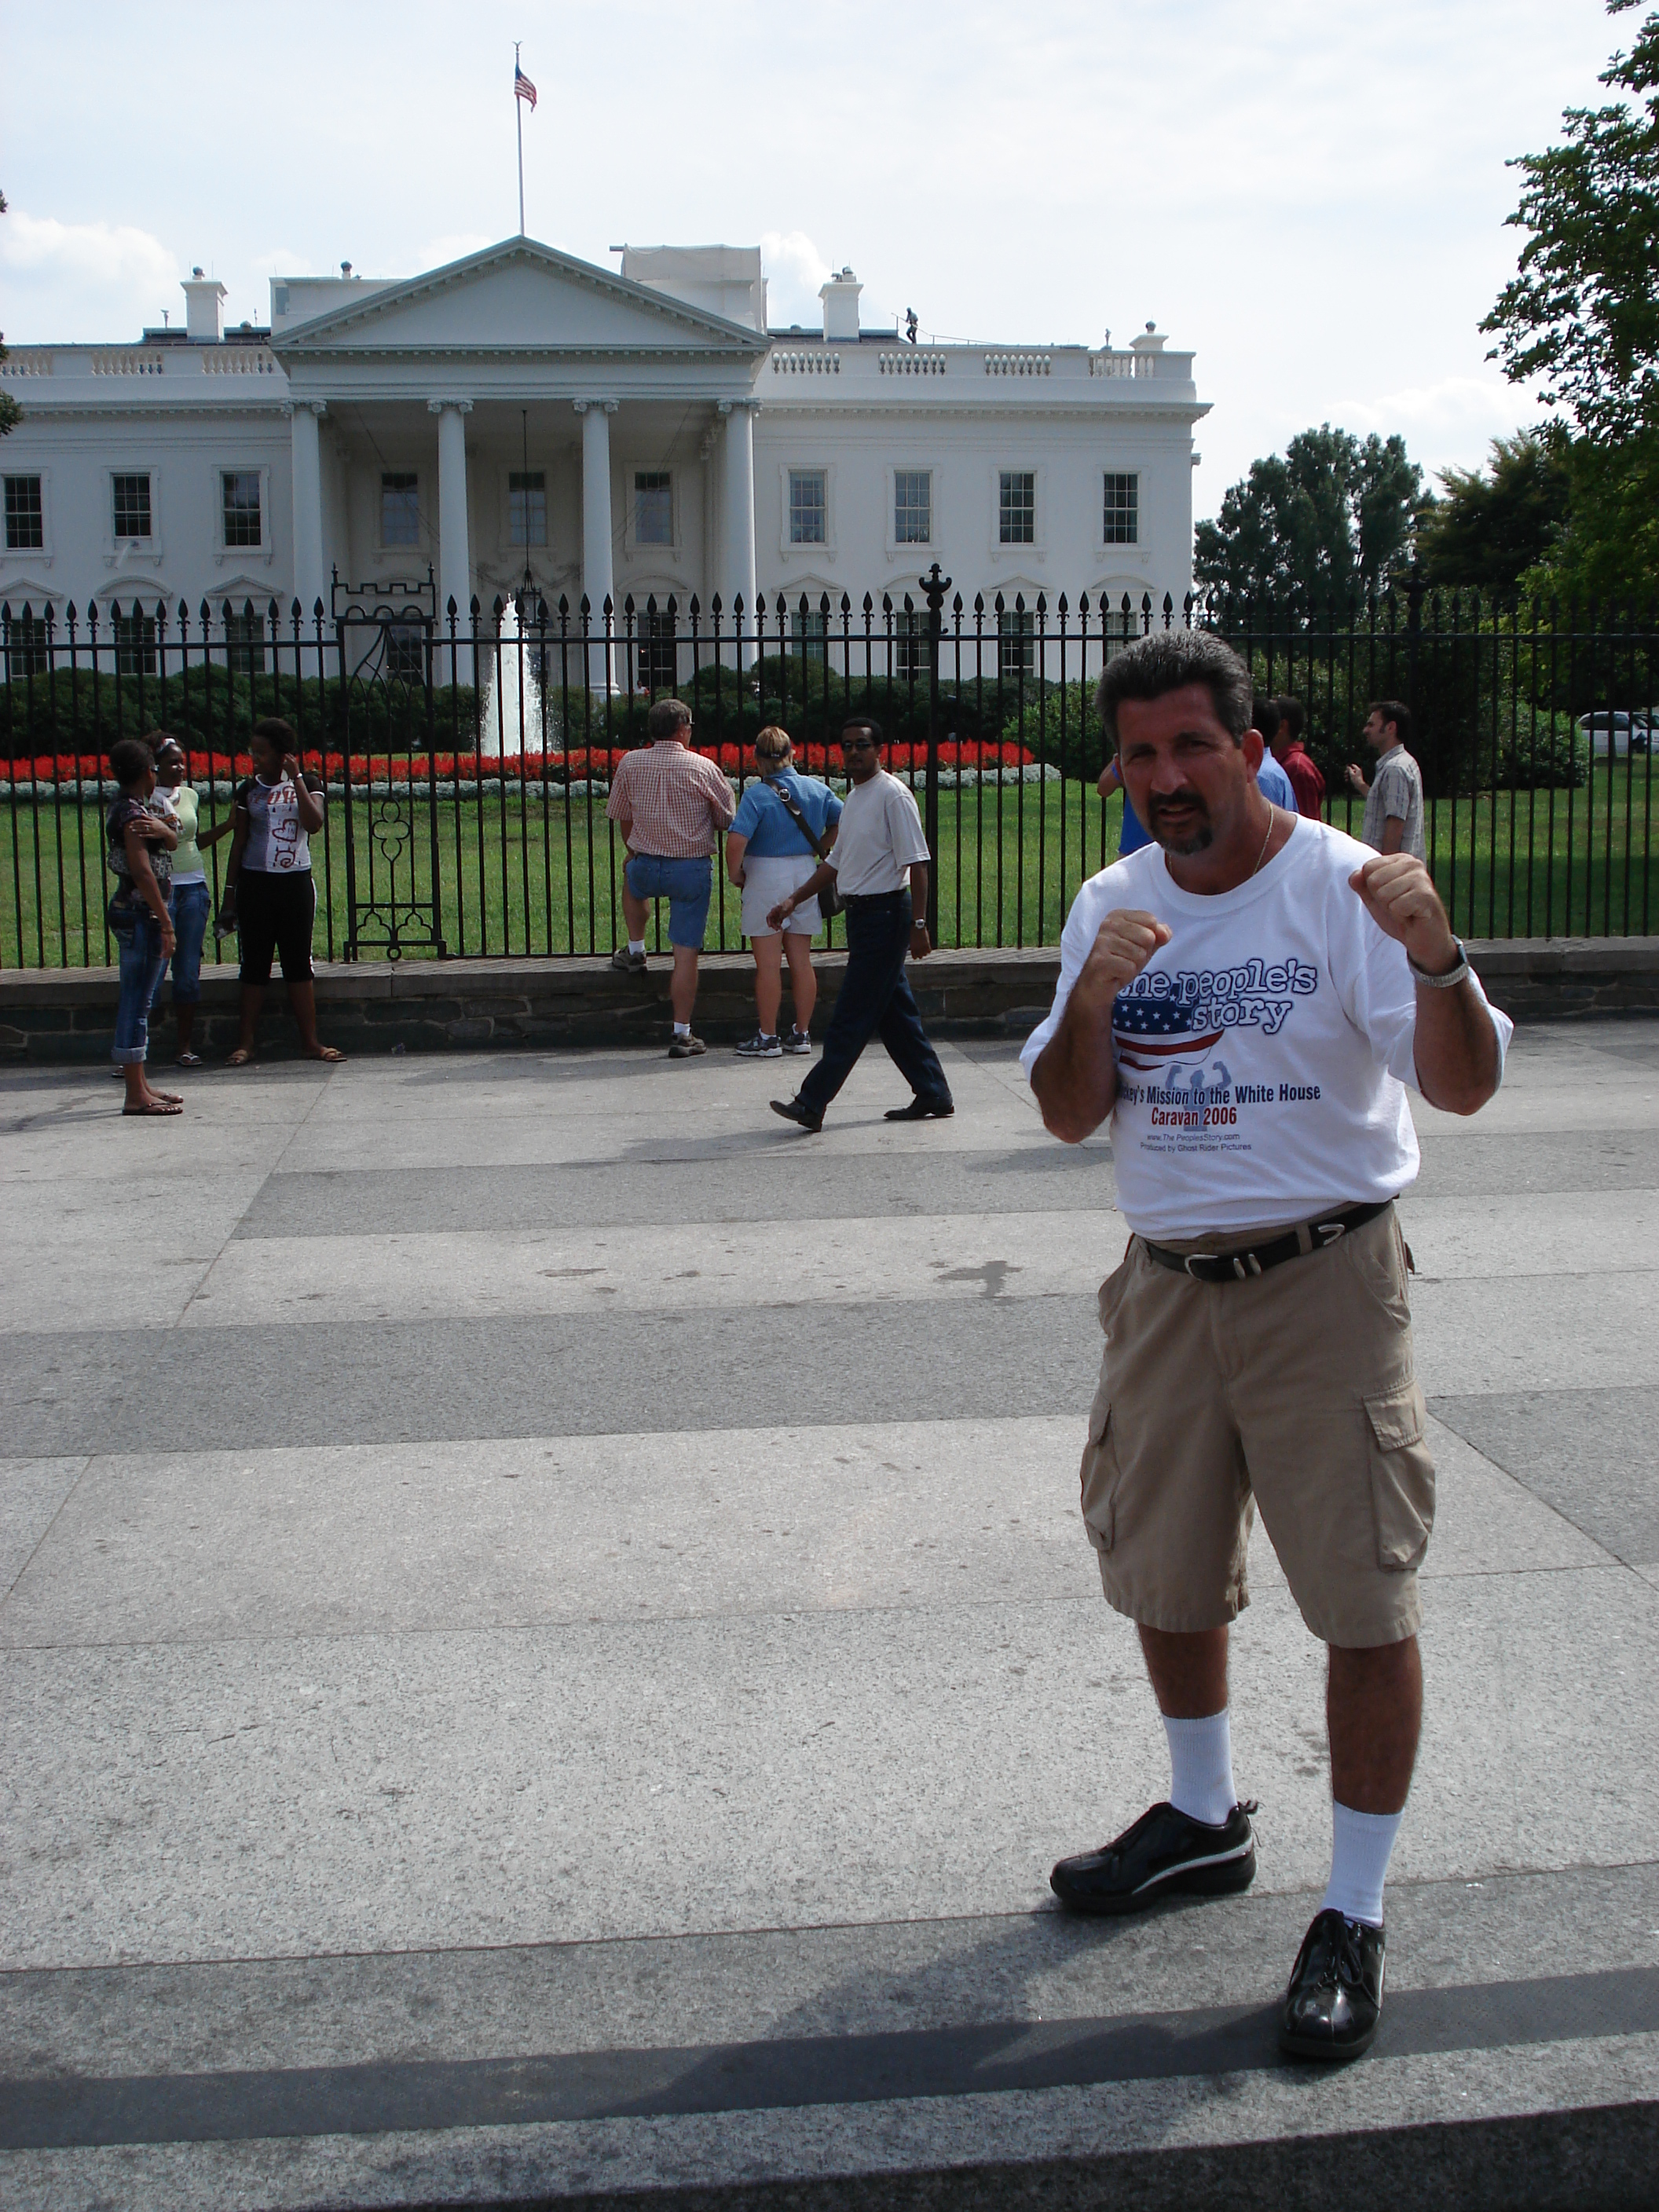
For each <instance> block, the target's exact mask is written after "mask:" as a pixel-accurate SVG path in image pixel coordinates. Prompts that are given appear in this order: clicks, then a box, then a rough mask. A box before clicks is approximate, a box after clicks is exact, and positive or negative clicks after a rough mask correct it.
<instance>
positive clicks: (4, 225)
mask: <svg viewBox="0 0 1659 2212" xmlns="http://www.w3.org/2000/svg"><path fill="white" fill-rule="evenodd" d="M0 271H3V272H4V276H5V282H6V301H7V316H8V320H9V324H10V325H12V326H13V327H14V328H17V327H21V328H27V330H28V331H30V332H31V333H32V334H40V335H46V334H48V333H49V334H50V335H51V336H52V337H56V338H59V339H62V340H65V341H72V340H76V339H93V338H109V337H132V338H136V337H137V335H138V331H139V329H140V327H141V326H142V325H143V324H144V323H146V322H159V321H160V320H161V310H162V308H163V307H166V308H167V309H168V310H170V311H171V312H172V313H173V314H174V315H175V316H181V315H182V314H183V312H184V304H185V303H184V299H183V296H182V295H181V294H180V293H179V289H178V288H179V278H180V277H181V276H183V275H184V274H185V270H184V268H183V267H182V266H181V265H180V263H179V257H178V255H177V254H176V253H174V252H173V251H172V250H171V249H170V248H169V247H167V246H164V245H163V244H162V243H161V240H160V239H159V238H156V237H155V236H154V234H152V233H151V232H149V231H147V230H139V229H137V228H135V227H134V226H132V225H131V224H128V223H109V222H58V221H57V220H56V219H55V218H54V217H52V216H33V215H30V214H28V213H27V211H26V210H23V209H21V208H19V209H15V210H13V212H12V213H11V214H9V215H7V216H3V217H0Z"/></svg>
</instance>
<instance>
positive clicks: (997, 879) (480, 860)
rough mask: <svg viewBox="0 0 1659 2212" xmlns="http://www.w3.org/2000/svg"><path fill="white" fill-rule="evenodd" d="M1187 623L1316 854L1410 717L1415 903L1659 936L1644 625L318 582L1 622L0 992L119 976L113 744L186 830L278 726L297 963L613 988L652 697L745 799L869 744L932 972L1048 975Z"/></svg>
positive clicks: (914, 597)
mask: <svg viewBox="0 0 1659 2212" xmlns="http://www.w3.org/2000/svg"><path fill="white" fill-rule="evenodd" d="M1182 623H1187V624H1201V625H1205V626H1207V627H1210V628H1213V629H1216V630H1217V631H1218V632H1219V633H1220V634H1221V635H1224V636H1225V637H1227V638H1228V639H1229V640H1230V641H1231V642H1232V643H1233V644H1234V645H1235V646H1237V648H1238V650H1239V651H1240V652H1241V653H1243V655H1244V656H1245V658H1246V659H1248V661H1249V665H1250V667H1251V670H1252V672H1253V674H1254V675H1255V678H1256V681H1257V684H1258V685H1259V687H1260V688H1261V690H1262V691H1263V692H1264V693H1269V694H1291V695H1293V696H1297V698H1299V699H1300V701H1301V702H1302V703H1303V706H1304V710H1305V712H1306V714H1307V718H1308V726H1307V732H1306V743H1307V744H1308V748H1309V750H1310V753H1311V754H1312V756H1313V757H1314V759H1315V760H1316V763H1318V764H1319V766H1320V767H1321V768H1322V771H1323V773H1324V775H1325V778H1326V782H1327V787H1328V796H1327V800H1326V813H1327V816H1328V818H1329V819H1331V820H1334V821H1335V822H1336V823H1339V824H1340V825H1341V826H1343V827H1347V828H1353V829H1357V828H1358V815H1359V806H1360V802H1359V801H1358V799H1356V798H1354V797H1353V796H1352V794H1351V793H1349V791H1348V789H1347V787H1346V778H1345V770H1346V765H1347V763H1349V762H1350V761H1358V760H1363V758H1364V748H1363V746H1362V744H1361V743H1360V739H1359V736H1358V732H1359V729H1360V726H1361V725H1362V724H1363V722H1364V719H1365V714H1366V710H1367V707H1368V705H1369V702H1370V701H1371V700H1372V699H1375V698H1378V697H1389V698H1399V699H1403V700H1404V701H1405V702H1407V704H1408V705H1409V706H1410V707H1411V708H1412V709H1413V716H1414V720H1415V734H1414V737H1413V751H1414V752H1415V753H1416V755H1417V757H1418V759H1419V763H1420V764H1421V766H1422V769H1423V775H1424V782H1425V791H1426V793H1427V796H1428V820H1427V824H1426V829H1427V836H1428V842H1429V858H1430V865H1431V867H1432V869H1433V871H1434V873H1435V876H1436V879H1437V882H1438V884H1439V885H1440V888H1441V890H1442V893H1443V896H1445V898H1446V900H1447V902H1448V905H1449V908H1450V909H1451V913H1452V915H1453V919H1454V922H1455V926H1456V927H1458V928H1459V929H1460V931H1462V933H1464V934H1466V935H1468V936H1479V937H1506V936H1534V935H1536V936H1559V935H1565V934H1572V935H1596V936H1608V935H1613V936H1619V935H1627V934H1646V933H1649V932H1650V929H1651V928H1652V927H1653V926H1654V917H1655V914H1656V911H1659V901H1656V896H1655V894H1656V889H1659V886H1656V882H1655V856H1654V854H1653V841H1652V822H1653V758H1652V752H1651V750H1650V734H1649V732H1650V727H1659V614H1656V610H1655V609H1654V608H1652V607H1644V608H1638V607H1635V606H1626V605H1597V606H1594V607H1581V606H1565V605H1553V604H1550V605H1544V604H1525V605H1494V604H1492V603H1490V602H1486V601H1482V600H1480V599H1474V598H1473V597H1471V596H1467V595H1465V596H1457V595H1437V594H1433V593H1426V592H1423V591H1422V590H1421V589H1420V588H1419V587H1418V586H1416V585H1415V584H1414V583H1413V584H1410V585H1406V586H1400V587H1398V588H1395V589H1391V590H1389V591H1388V592H1383V593H1382V594H1380V595H1378V596H1376V597H1375V598H1373V599H1368V600H1367V601H1365V602H1364V603H1363V604H1360V605H1353V606H1349V607H1343V608H1338V607H1334V606H1328V607H1324V608H1307V607H1304V608H1300V609H1297V610H1296V611H1291V612H1286V611H1276V610H1273V609H1270V608H1265V607H1261V606H1252V605H1241V604H1237V603H1231V602H1221V601H1216V600H1209V599H1194V598H1191V597H1188V598H1186V599H1182V600H1181V601H1179V602H1177V601H1176V600H1175V599H1173V598H1172V597H1170V596H1169V595H1165V596H1164V597H1163V598H1162V599H1157V600H1155V599H1154V598H1153V597H1152V594H1151V593H1150V592H1143V593H1141V594H1140V595H1139V597H1138V598H1131V597H1130V596H1129V595H1127V594H1120V595H1118V596H1117V597H1116V598H1110V597H1107V596H1103V595H1098V594H1097V595H1095V596H1093V597H1091V595H1089V594H1088V593H1086V592H1085V593H1082V594H1079V595H1078V596H1077V597H1076V598H1075V599H1073V598H1071V597H1069V596H1068V595H1067V594H1066V593H1065V592H1059V593H1057V594H1055V596H1054V598H1053V599H1049V598H1048V597H1047V596H1046V595H1043V596H1038V597H1036V599H1029V600H1028V599H1025V598H1024V597H1022V596H1020V595H1018V594H1014V595H1011V596H1009V597H1006V598H1005V597H1004V596H1002V595H999V594H991V595H988V596H987V595H984V594H976V595H975V596H974V597H973V598H971V599H968V598H965V597H964V596H963V594H961V593H959V592H953V590H952V588H951V582H950V580H949V579H948V578H945V577H944V576H942V575H941V574H939V571H938V569H937V568H935V569H934V570H933V573H932V574H930V575H929V576H927V577H925V578H920V579H918V580H916V582H915V586H913V588H912V589H911V590H910V591H908V592H896V593H884V594H883V595H882V596H881V597H880V598H879V599H876V598H874V597H872V596H871V595H868V594H866V595H864V596H862V597H860V598H859V599H853V598H851V597H850V596H846V595H843V596H842V598H840V599H836V600H832V599H830V598H829V596H828V595H826V594H819V595H816V596H802V595H797V596H795V597H793V598H788V597H786V596H785V595H784V594H781V593H780V594H776V595H772V596H768V595H764V594H763V595H762V596H761V598H760V599H758V600H757V604H756V605H755V607H754V608H753V609H752V610H749V609H746V608H744V607H743V606H742V605H740V604H738V605H733V606H732V608H731V609H730V610H729V611H728V610H726V609H724V608H723V607H722V605H721V604H720V600H719V599H714V600H713V601H711V602H710V604H709V605H708V606H707V607H706V608H705V607H703V606H702V605H700V604H699V602H698V601H697V600H696V599H690V601H689V602H688V603H686V604H684V605H681V604H679V603H678V601H676V600H675V599H665V600H664V601H662V602H659V601H657V600H656V599H647V600H646V601H645V603H644V604H643V605H636V604H635V602H634V601H633V600H632V599H627V600H625V601H624V602H623V605H622V606H621V607H620V608H612V607H611V605H609V604H608V603H607V605H606V606H605V609H604V610H603V611H602V612H601V613H599V614H598V615H596V614H594V613H593V612H592V611H591V610H590V609H589V607H588V606H587V604H586V601H583V602H581V603H580V605H576V606H574V607H573V606H572V605H569V603H568V601H566V600H564V599H561V600H559V601H558V603H557V604H556V605H554V604H550V602H549V601H548V600H547V599H544V598H543V597H541V596H539V595H538V594H535V593H531V592H526V594H524V595H523V596H522V597H521V598H520V599H518V600H508V601H506V602H502V601H501V600H497V601H496V602H495V605H494V606H493V607H491V608H489V609H484V608H482V607H480V606H479V605H478V603H477V601H476V600H475V601H474V603H473V605H472V606H471V610H470V611H469V612H468V614H467V616H466V617H465V619H463V618H462V617H460V616H459V613H458V611H457V610H456V609H455V608H454V606H453V604H452V605H450V606H449V607H448V608H447V610H445V611H443V613H441V614H440V612H439V611H438V610H437V607H436V604H435V592H434V590H433V587H432V583H431V579H430V577H429V576H428V578H427V579H426V580H425V581H424V582H418V581H416V582H404V583H392V584H376V585H373V586H362V587H354V586H348V585H346V584H344V583H342V582H341V581H340V580H338V579H337V580H336V582H335V586H334V589H333V592H332V604H331V606H330V607H329V608H327V609H325V608H324V607H323V606H322V605H321V604H320V603H319V604H318V605H316V606H315V607H314V608H313V610H312V612H311V613H310V615H309V616H306V615H303V614H302V613H301V609H300V607H299V605H298V604H297V602H296V603H292V604H290V605H289V608H288V609H287V610H286V611H284V610H283V609H282V608H281V607H280V606H278V605H277V604H276V602H274V601H273V602H270V604H268V605H266V606H265V607H264V609H263V610H260V609H256V608H255V607H254V606H253V605H251V604H248V603H245V604H244V605H242V606H241V607H240V609H237V608H235V607H234V606H232V605H228V604H224V605H220V606H218V607H213V606H210V605H208V604H206V603H205V602H204V604H203V605H201V606H200V607H198V608H197V609H196V610H194V611H192V610H191V609H190V608H188V607H187V606H185V605H183V604H182V603H177V602H167V601H159V602H158V601H156V600H153V599H150V600H146V599H142V598H137V599H135V598H131V597H130V598H127V599H121V598H120V597H119V596H116V597H113V598H111V599H100V600H94V601H93V602H90V603H88V605H85V606H83V607H80V608H77V607H76V606H75V605H64V606H62V607H59V606H57V605H41V606H34V605H24V606H12V605H0V774H3V777H4V781H3V784H0V831H3V835H0V965H3V966H7V967H15V966H32V967H58V966H63V967H81V966H94V965H101V964H105V963H108V962H109V961H110V960H111V958H112V947H111V944H110V941H109V939H108V937H107V934H106V930H105V926H104V920H103V915H104V907H105V900H106V890H107V888H108V886H107V883H106V877H105V872H104V858H103V841H102V816H103V811H104V809H105V808H106V805H107V803H108V800H109V799H110V798H111V797H112V795H113V794H112V789H111V787H110V786H109V784H108V781H107V778H108V768H107V757H108V751H109V748H110V746H111V745H112V744H113V743H114V742H115V741H116V739H117V738H120V737H125V736H139V735H145V734H148V733H149V732H153V731H155V730H156V729H165V730H167V731H170V732H173V734H174V735H175V736H176V737H177V738H179V741H180V743H181V744H183V745H184V747H185V752H186V756H187V758H188V762H189V773H190V780H191V782H193V783H194V784H195V785H196V786H197V789H198V791H200V792H201V793H202V797H203V818H204V823H207V824H209V825H211V824H212V823H215V822H216V821H218V820H221V819H222V818H223V816H224V814H225V812H226V811H227V810H228V807H229V806H230V805H231V803H232V795H233V793H234V788H235V785H236V782H237V781H238V779H239V778H240V776H242V775H246V774H247V773H248V770H249V763H248V761H247V757H246V753H247V744H248V738H249V732H250V731H251V729H252V725H253V723H254V722H255V721H256V720H259V719H260V718H261V717H262V716H264V715H267V714H281V715H283V717H285V718H286V719H287V720H289V722H291V723H292V724H293V726H294V727H295V731H296V732H298V737H299V742H300V746H301V750H302V752H303V753H304V755H305V757H306V759H307V764H308V765H310V766H312V767H313V768H314V769H318V770H319V772H320V773H321V774H322V775H323V776H324V779H325V783H326V786H327V790H328V794H329V804H328V805H327V809H326V811H325V823H324V829H323V830H322V832H321V834H320V836H319V838H318V839H317V840H315V841H314V853H315V860H316V865H317V876H318V888H319V939H318V949H319V952H325V953H326V954H327V956H328V957H331V958H336V957H345V958H347V959H354V958H382V957H385V958H398V957H404V956H414V957H431V956H435V955H441V956H456V955H465V956H480V955H489V956H501V955H513V954H533V955H546V956H552V957H559V956H570V955H576V954H592V953H603V952H608V951H610V950H611V947H612V946H613V945H614V944H615V943H616V942H617V933H618V931H619V929H620V927H621V906H620V896H619V891H620V877H621V861H622V857H623V856H622V852H621V848H620V845H619V842H618V841H617V836H616V835H615V833H614V831H613V829H612V828H611V824H610V823H609V822H608V821H607V820H606V818H605V795H606V792H607V789H608V786H609V781H610V778H611V774H612V772H613V770H614V767H615V764H616V762H617V758H618V757H619V756H620V755H621V753H622V752H623V751H625V750H628V749H629V747H631V746H633V745H635V744H640V743H641V742H643V741H644V738H645V715H646V711H647V707H648V705H649V703H650V701H651V699H652V697H653V696H662V695H663V694H664V693H665V692H668V691H671V690H672V691H675V692H678V695H679V696H682V697H684V699H686V700H687V701H688V702H689V703H690V706H691V708H692V712H693V715H694V717H695V730H694V742H695V743H696V744H698V745H699V746H702V747H703V748H704V749H706V750H710V751H711V752H713V753H714V755H715V757H717V758H718V759H719V760H720V764H721V765H722V766H723V767H724V768H725V769H726V772H727V773H728V775H730V777H731V779H732V781H733V783H734V784H737V785H738V786H741V785H742V783H744V781H747V780H748V779H749V778H750V777H751V776H752V775H753V772H754V764H753V755H752V750H751V747H752V741H753V738H754V737H755V734H756V732H757V731H758V730H759V729H760V728H761V727H762V726H763V724H766V723H774V722H775V723H778V724H781V726H783V727H785V728H786V729H787V730H788V731H789V732H790V733H791V735H792V736H793V738H794V740H795V744H796V748H797V752H798V755H799V756H800V757H801V759H802V764H803V765H804V766H805V769H807V770H808V772H811V773H821V774H822V773H828V774H829V775H831V776H832V777H833V776H835V775H837V774H838V773H839V765H840V763H839V756H838V753H837V751H836V746H835V739H836V735H837V733H838V732H839V730H840V727H841V724H842V718H843V717H844V716H845V715H846V714H848V713H849V712H853V711H858V712H861V713H870V714H875V715H876V716H877V717H878V719H879V720H881V722H882V723H883V725H884V728H885V731H886V734H887V738H888V741H889V745H888V756H887V761H888V766H889V767H890V769H892V770H894V772H896V773H897V774H900V775H903V776H905V777H907V778H908V779H909V780H910V781H912V782H913V783H914V784H915V788H916V793H917V798H918V802H919V804H920V805H921V807H922V810H923V814H924V819H925V823H926V826H927V836H928V842H929V845H930V847H931V848H932V850H933V854H934V859H935V866H934V868H933V887H932V903H933V909H934V911H933V921H934V925H935V936H936V939H937V940H938V941H939V943H941V944H944V945H1040V944H1051V943H1054V942H1055V941H1056V940H1057V939H1058V937H1059V933H1060V927H1061V926H1062V924H1063V922H1064V920H1065V915H1066V909H1067V907H1068V906H1069V903H1070V901H1071V899H1072V897H1073V894H1074V893H1075V891H1076V890H1077V887H1078V885H1079V883H1080V882H1081V881H1082V880H1083V879H1084V878H1085V877H1086V876H1087V875H1089V874H1091V873H1092V872H1094V871H1095V870H1097V869H1098V868H1099V867H1101V866H1104V865H1105V864H1106V863H1107V862H1108V861H1109V860H1111V859H1112V858H1113V856H1114V855H1115V852H1116V849H1117V834H1118V826H1119V821H1120V810H1121V799H1118V798H1117V797H1116V796H1115V795H1114V796H1111V797H1109V798H1108V799H1101V798H1100V797H1099V795H1098V793H1097V789H1096V779H1097V775H1098V774H1099V771H1100V769H1101V767H1102V764H1103V754H1102V737H1101V732H1100V728H1099V725H1098V723H1097V720H1096V718H1095V716H1094V714H1093V711H1092V705H1091V695H1092V691H1093V688H1094V685H1095V684H1096V683H1097V680H1098V678H1099V674H1100V671H1101V668H1102V666H1103V664H1104V662H1105V660H1106V659H1109V657H1110V655H1111V653H1114V652H1115V651H1116V650H1118V649H1119V648H1121V646H1122V645H1123V643H1124V642H1125V641H1127V640H1128V639H1131V638H1133V637H1137V636H1139V635H1142V634H1143V633H1144V632H1146V630H1149V629H1152V628H1154V627H1164V626H1170V625H1176V624H1182ZM226 849H227V848H225V847H223V846H215V847H214V848H212V859H211V865H212V866H213V868H214V870H215V872H217V871H218V869H219V867H220V866H221V865H222V861H221V855H222V854H223V853H224V852H225V851H226ZM721 873H722V872H720V870H718V869H717V871H716V874H717V880H718V879H720V877H721ZM215 888H216V886H215ZM737 923H738V900H737V895H736V893H735V892H734V891H732V889H731V887H730V886H729V885H726V884H724V883H723V881H722V882H721V887H720V897H719V899H718V900H717V902H716V905H715V908H714V913H713V915H712V917H711V923H710V939H709V941H710V945H711V947H712V946H713V945H716V944H718V945H720V946H721V947H725V948H735V947H737V946H738V945H740V944H741V942H742V940H741V938H740V936H739V935H738V927H737Z"/></svg>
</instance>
